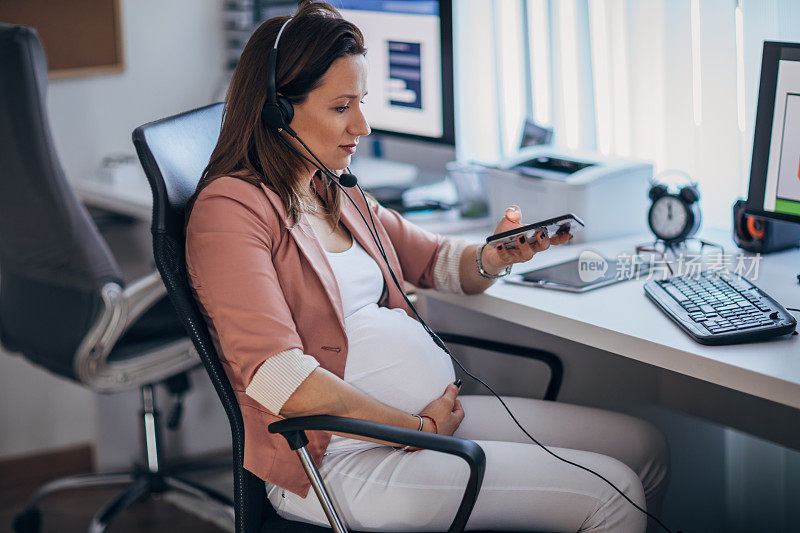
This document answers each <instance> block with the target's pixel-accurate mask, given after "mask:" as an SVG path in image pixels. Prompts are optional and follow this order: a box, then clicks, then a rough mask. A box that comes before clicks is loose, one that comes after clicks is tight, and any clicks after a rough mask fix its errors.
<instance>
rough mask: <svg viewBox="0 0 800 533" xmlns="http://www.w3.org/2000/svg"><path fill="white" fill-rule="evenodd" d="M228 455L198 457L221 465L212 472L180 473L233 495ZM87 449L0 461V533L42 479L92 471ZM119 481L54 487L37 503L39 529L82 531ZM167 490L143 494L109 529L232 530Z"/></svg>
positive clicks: (213, 511) (206, 508)
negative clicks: (151, 495)
mask: <svg viewBox="0 0 800 533" xmlns="http://www.w3.org/2000/svg"><path fill="white" fill-rule="evenodd" d="M227 455H229V454H225V453H223V454H212V455H209V456H206V457H202V458H198V459H199V460H200V463H201V464H205V465H210V464H223V465H224V464H225V462H226V461H228V464H227V467H225V466H222V467H221V468H220V467H217V468H215V469H213V470H211V471H209V470H206V471H203V472H192V473H189V472H184V474H183V477H185V478H187V479H191V480H192V481H195V482H199V483H201V484H203V485H205V486H208V487H210V488H213V489H216V490H217V491H219V492H222V493H223V494H228V495H229V496H232V492H233V476H232V473H231V471H230V464H229V462H230V457H227ZM91 465H92V452H91V449H90V447H88V446H78V447H76V448H70V449H65V450H59V451H56V452H52V453H45V454H34V455H31V456H28V457H23V458H20V459H15V460H5V461H0V532H5V531H12V529H11V525H12V521H13V519H14V516H15V515H16V514H17V513H19V512H20V511H21V510H22V509H23V508H24V507H25V504H26V503H27V500H28V498H29V497H30V495H31V494H32V493H33V492H34V491H35V490H36V489H37V488H39V487H41V486H42V485H43V484H45V483H46V482H47V481H50V480H52V479H56V478H60V477H62V476H68V475H73V474H78V473H83V472H87V471H89V470H91ZM124 489H125V486H124V485H119V486H116V487H109V488H87V489H71V490H63V491H58V492H55V493H52V494H49V495H47V496H46V497H44V498H43V499H42V500H41V501H40V504H39V510H40V511H41V512H42V533H50V532H53V533H72V532H75V533H78V532H80V533H85V532H86V530H87V528H88V526H89V522H90V521H91V519H92V516H94V514H95V513H96V512H97V511H98V509H100V508H101V507H103V506H104V505H105V504H106V502H108V501H109V500H111V499H112V498H114V497H115V496H117V495H118V494H120V492H121V491H123V490H124ZM181 496H182V494H181V493H179V492H172V493H169V494H166V495H164V496H160V497H156V498H147V499H144V500H142V501H139V502H136V503H134V504H132V505H131V506H130V507H129V508H128V509H127V510H125V511H123V512H122V513H120V514H119V515H118V516H117V517H116V518H115V519H114V520H113V521H112V522H111V524H110V526H109V527H108V530H107V531H109V532H110V533H128V532H137V533H138V532H142V531H146V532H148V533H150V532H154V533H157V532H162V531H163V532H169V533H179V532H183V531H191V532H192V533H220V532H232V531H233V522H232V520H230V518H229V517H228V516H226V515H225V514H224V513H222V512H220V510H219V509H218V508H216V507H213V506H211V505H203V506H202V508H200V509H198V512H199V513H204V514H206V515H211V516H213V517H214V518H216V520H218V521H219V522H218V524H222V525H224V526H225V527H220V525H217V524H215V523H214V522H211V521H208V520H205V519H202V518H200V517H199V516H197V515H195V514H192V513H190V512H187V511H185V510H184V509H186V508H187V507H188V508H189V509H196V508H197V507H195V506H197V503H196V502H195V500H191V499H187V498H186V497H185V496H184V497H181Z"/></svg>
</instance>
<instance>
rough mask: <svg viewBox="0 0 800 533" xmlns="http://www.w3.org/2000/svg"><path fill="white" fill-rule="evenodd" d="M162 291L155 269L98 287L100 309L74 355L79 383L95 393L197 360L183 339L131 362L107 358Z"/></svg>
mask: <svg viewBox="0 0 800 533" xmlns="http://www.w3.org/2000/svg"><path fill="white" fill-rule="evenodd" d="M166 293H167V289H166V287H165V286H164V284H163V283H162V282H161V275H160V274H159V273H158V271H153V272H151V273H150V274H147V275H146V276H143V277H142V278H139V279H137V280H136V281H134V282H133V283H131V284H130V285H128V286H127V287H126V288H125V289H123V288H122V287H120V286H119V285H118V284H116V283H108V284H106V285H104V286H103V288H102V289H101V290H100V297H101V300H102V302H103V308H102V309H101V311H100V313H99V315H98V317H97V319H96V320H95V323H94V324H93V325H92V327H91V328H90V330H89V332H88V333H87V335H86V337H84V339H83V342H81V345H80V346H79V347H78V350H77V353H76V354H75V359H74V361H75V363H74V369H75V375H76V376H77V377H78V379H80V380H81V382H83V383H85V384H86V385H87V386H89V387H90V388H92V389H93V390H95V391H97V392H118V391H120V390H125V389H128V388H134V387H138V386H140V385H143V384H146V383H152V382H154V381H159V380H160V379H164V378H167V377H169V376H172V375H174V374H177V373H178V372H180V371H182V370H187V369H189V368H192V367H194V366H196V365H197V364H198V362H199V359H198V358H197V354H196V352H195V351H194V350H193V348H192V347H191V342H190V341H189V340H188V339H181V340H180V341H176V342H175V343H173V344H174V346H173V345H169V346H166V347H164V348H161V349H157V350H154V351H153V352H152V353H147V354H142V356H141V357H136V358H133V359H131V360H130V361H125V362H120V363H109V362H108V355H109V354H110V353H111V350H112V349H113V348H114V345H115V344H116V343H117V341H118V340H119V338H120V337H122V335H123V334H124V333H125V332H126V331H127V330H128V328H129V327H130V326H131V325H132V324H134V323H135V322H136V321H137V320H138V319H139V318H140V317H141V316H142V315H143V314H144V313H145V312H146V311H147V310H148V309H150V307H152V306H153V305H154V304H155V303H156V302H158V301H159V300H160V299H161V298H163V297H164V295H166Z"/></svg>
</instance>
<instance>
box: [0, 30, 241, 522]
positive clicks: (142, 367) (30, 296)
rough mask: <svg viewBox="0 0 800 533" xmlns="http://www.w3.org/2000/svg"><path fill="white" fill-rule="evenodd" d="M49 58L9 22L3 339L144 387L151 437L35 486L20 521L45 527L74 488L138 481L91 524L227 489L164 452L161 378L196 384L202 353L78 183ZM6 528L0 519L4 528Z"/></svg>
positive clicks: (93, 384)
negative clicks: (123, 261)
mask: <svg viewBox="0 0 800 533" xmlns="http://www.w3.org/2000/svg"><path fill="white" fill-rule="evenodd" d="M46 92H47V64H46V60H45V56H44V50H43V49H42V46H41V43H40V42H39V39H38V37H37V35H36V32H35V31H34V30H33V29H31V28H27V27H25V26H14V25H9V24H3V23H0V162H2V165H1V166H0V341H2V344H3V346H4V347H5V348H6V349H7V350H8V351H10V352H18V353H20V354H21V355H22V356H23V357H25V358H27V359H28V360H30V361H31V362H33V363H35V364H37V365H39V366H41V367H44V368H45V369H47V370H49V371H51V372H53V373H55V374H57V375H59V376H62V377H64V378H67V379H70V380H73V381H76V382H79V383H80V384H82V385H84V386H86V387H88V388H89V389H91V390H93V391H96V392H100V393H113V392H118V391H124V390H129V389H132V388H139V389H140V391H141V398H142V404H143V409H142V414H141V416H142V427H143V428H144V432H145V436H146V439H145V442H146V446H145V448H144V449H143V451H142V452H143V453H142V457H143V464H142V465H136V466H135V467H134V468H133V469H131V470H130V471H126V472H116V473H111V474H86V475H81V476H71V477H68V478H61V479H58V480H55V481H52V482H50V483H48V484H46V485H45V486H43V487H41V488H40V489H38V490H37V491H36V492H35V493H34V495H33V496H32V497H31V499H30V501H29V503H28V506H27V508H26V509H25V510H24V511H23V512H22V513H21V514H19V515H18V516H17V517H16V518H15V521H14V526H13V527H14V529H15V530H16V531H18V532H26V533H27V532H36V531H39V529H40V527H41V515H40V513H39V511H38V510H37V507H36V505H37V502H38V501H39V500H40V499H41V498H42V497H43V496H45V495H47V494H49V493H51V492H54V491H57V490H64V489H70V488H83V487H97V486H103V485H129V487H128V488H127V489H126V490H124V492H122V493H121V494H120V495H119V496H117V497H115V498H113V499H112V500H111V501H109V502H108V503H107V504H106V505H105V506H104V507H103V508H101V509H100V510H99V511H98V512H97V514H96V515H95V516H94V518H93V519H92V521H91V526H90V527H91V531H95V532H102V531H104V530H105V528H106V526H107V525H108V523H109V522H110V521H111V520H112V518H114V516H116V515H117V514H118V513H119V512H120V511H122V510H124V509H125V508H126V507H128V506H129V505H130V504H131V503H133V502H134V501H137V500H139V499H141V498H143V497H146V496H148V495H150V494H154V493H163V492H165V491H167V490H171V489H177V490H180V491H181V492H183V493H186V494H188V495H190V496H194V497H197V498H199V499H200V500H201V501H202V502H209V501H212V500H213V501H217V502H219V503H220V504H222V505H224V506H225V507H224V508H226V509H229V512H230V514H231V516H232V515H233V508H232V503H231V501H230V499H229V498H227V497H225V496H222V495H220V494H218V493H216V492H215V491H211V490H208V489H204V488H203V487H201V486H199V485H196V484H194V483H191V482H188V481H185V480H183V479H181V478H178V477H173V475H172V474H173V473H174V471H173V470H170V469H169V468H167V467H166V465H164V464H163V462H162V460H161V448H160V441H159V433H160V424H159V423H158V410H157V409H156V405H155V397H154V389H153V385H154V384H156V383H160V382H166V384H167V385H168V387H169V388H170V390H171V391H174V392H176V393H177V392H179V391H180V390H183V389H185V388H186V386H187V383H188V382H187V377H186V372H187V371H188V370H189V369H191V368H194V367H197V366H199V364H200V361H199V359H198V357H197V354H196V352H195V351H194V349H193V348H192V343H191V341H190V340H189V339H188V338H187V337H186V333H185V331H184V330H183V326H182V324H181V323H180V321H178V319H177V318H176V315H175V311H174V309H173V308H172V306H171V304H170V303H169V301H168V300H167V299H166V298H165V297H164V296H165V293H166V291H165V289H164V285H163V283H162V282H161V278H160V276H159V274H158V272H157V271H154V272H152V273H151V274H149V275H147V276H145V277H143V278H141V279H138V280H135V281H134V282H132V283H130V284H127V285H126V284H125V283H124V282H123V281H122V278H121V274H120V270H119V267H118V265H117V262H116V261H115V260H114V258H113V257H112V255H111V253H110V251H109V249H108V246H107V245H106V242H105V241H104V240H103V238H102V237H101V235H100V233H99V231H98V229H97V227H96V225H95V224H94V222H93V220H92V218H91V217H90V216H89V214H88V213H87V211H86V209H85V208H84V207H83V205H81V203H80V202H79V201H78V199H77V198H76V196H75V194H74V193H73V191H72V190H71V189H70V187H69V185H68V183H67V181H66V179H65V176H64V172H63V170H62V168H61V165H60V163H59V160H58V156H57V155H56V152H55V150H54V147H53V143H52V139H51V135H50V129H49V125H48V120H47V113H46V108H45V97H46ZM0 529H1V528H0Z"/></svg>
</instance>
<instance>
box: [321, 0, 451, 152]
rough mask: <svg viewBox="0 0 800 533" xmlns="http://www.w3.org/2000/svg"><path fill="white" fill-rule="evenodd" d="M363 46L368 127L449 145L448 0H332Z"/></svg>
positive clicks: (449, 58)
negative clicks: (358, 31)
mask: <svg viewBox="0 0 800 533" xmlns="http://www.w3.org/2000/svg"><path fill="white" fill-rule="evenodd" d="M334 5H336V7H337V8H338V9H339V11H340V12H341V14H342V16H343V17H344V18H345V19H347V20H349V21H351V22H353V23H354V24H355V25H356V26H358V27H359V29H361V31H362V33H363V34H364V40H365V42H366V46H367V55H366V58H367V64H368V68H369V74H368V78H367V83H368V90H369V94H368V95H367V97H366V99H365V100H364V102H365V103H364V113H365V115H366V117H367V120H368V121H369V123H370V126H371V127H372V129H373V131H375V132H376V133H387V134H391V135H399V136H403V137H411V138H415V139H421V140H425V141H434V142H439V143H444V144H449V145H453V144H455V126H454V121H453V114H454V104H453V25H452V20H453V11H452V0H403V1H399V0H337V1H336V2H334Z"/></svg>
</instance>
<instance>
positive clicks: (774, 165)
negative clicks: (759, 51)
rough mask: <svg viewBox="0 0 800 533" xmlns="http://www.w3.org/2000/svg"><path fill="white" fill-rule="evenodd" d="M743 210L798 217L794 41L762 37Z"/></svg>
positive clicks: (798, 86) (799, 92)
mask: <svg viewBox="0 0 800 533" xmlns="http://www.w3.org/2000/svg"><path fill="white" fill-rule="evenodd" d="M747 212H748V213H749V214H753V215H758V216H762V217H767V218H774V219H780V220H787V221H791V222H797V223H800V43H779V42H770V41H767V42H765V43H764V52H763V55H762V59H761V83H760V86H759V89H758V107H757V109H756V123H755V132H754V136H753V159H752V162H751V165H750V189H749V191H748V196H747Z"/></svg>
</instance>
